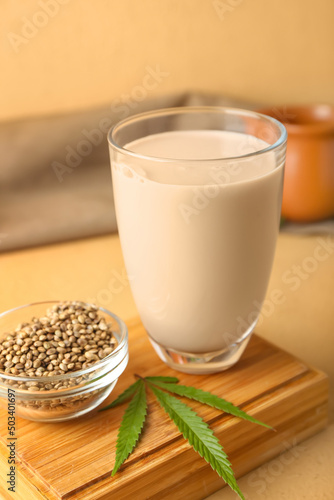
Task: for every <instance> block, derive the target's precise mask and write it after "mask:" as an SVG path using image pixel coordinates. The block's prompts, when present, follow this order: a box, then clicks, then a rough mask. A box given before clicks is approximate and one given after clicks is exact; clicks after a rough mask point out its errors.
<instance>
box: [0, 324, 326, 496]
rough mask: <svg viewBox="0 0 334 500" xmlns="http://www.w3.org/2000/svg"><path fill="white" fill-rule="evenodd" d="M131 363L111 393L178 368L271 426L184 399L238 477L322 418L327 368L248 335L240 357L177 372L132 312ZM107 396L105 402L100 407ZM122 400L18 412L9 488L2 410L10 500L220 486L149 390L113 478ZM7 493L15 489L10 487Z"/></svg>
mask: <svg viewBox="0 0 334 500" xmlns="http://www.w3.org/2000/svg"><path fill="white" fill-rule="evenodd" d="M128 327H129V346H130V362H129V365H128V367H127V368H126V370H125V372H124V374H123V375H122V376H121V377H120V380H119V381H118V384H117V386H116V388H115V389H114V391H113V392H112V394H111V395H110V396H109V398H108V400H107V401H108V402H110V401H111V400H113V399H114V398H115V397H116V396H117V395H118V394H120V393H121V392H122V391H123V390H124V389H125V388H126V387H127V386H128V385H129V384H130V383H133V381H134V377H133V374H134V373H138V374H140V375H142V376H148V375H170V376H177V377H178V378H179V380H180V383H182V384H186V385H194V386H196V387H198V388H202V389H203V390H207V391H211V392H213V393H215V394H217V395H218V396H221V397H223V398H225V399H227V400H229V401H232V402H233V403H234V404H236V405H238V406H241V407H242V408H243V409H244V410H246V411H247V412H249V413H250V414H251V415H253V416H255V417H256V418H258V419H260V420H263V421H264V422H266V423H268V424H270V425H272V426H273V427H275V429H276V430H277V432H273V431H271V430H268V429H265V428H263V427H260V426H258V425H255V424H252V423H249V422H246V421H243V420H240V419H237V418H234V417H231V416H229V415H226V414H223V413H222V412H220V411H218V410H215V409H214V408H210V407H207V406H205V405H201V404H200V403H195V402H190V401H189V400H187V403H188V404H190V405H191V406H192V407H193V408H194V409H195V410H196V411H197V412H198V413H199V414H200V415H201V416H202V418H204V420H205V421H206V422H207V423H208V424H209V425H210V426H211V428H212V429H213V430H214V432H215V434H216V436H217V437H218V438H219V439H220V442H221V443H222V444H223V446H224V449H225V451H226V452H227V454H228V455H229V458H230V460H231V462H232V466H233V469H234V471H235V474H236V476H237V477H238V476H241V475H243V474H245V473H247V472H249V471H250V470H252V469H254V468H255V467H257V466H259V465H261V464H262V463H264V462H265V461H268V460H269V459H271V458H273V457H274V456H276V455H278V454H279V453H281V452H282V451H285V450H286V449H287V448H288V447H291V446H292V445H294V444H296V443H298V442H299V441H301V440H303V439H305V438H307V437H309V436H311V435H312V434H314V433H316V432H318V431H319V430H320V429H322V428H324V427H325V426H326V422H327V402H328V381H327V377H326V376H325V375H324V374H323V373H321V372H319V371H317V370H314V369H312V368H310V367H309V366H307V365H305V364H304V363H303V362H302V361H300V360H298V359H296V358H295V357H293V356H291V355H290V354H288V353H286V352H284V351H282V350H280V349H279V348H277V347H275V346H274V345H272V344H270V343H268V342H266V341H264V340H263V339H261V338H259V337H257V336H256V335H254V336H253V337H252V339H251V341H250V343H249V346H248V347H247V349H246V351H245V353H244V355H243V357H242V359H241V360H240V361H239V363H238V364H237V365H236V366H235V367H233V368H231V369H229V370H227V371H226V372H222V373H218V374H214V375H187V374H184V373H177V372H175V371H173V370H171V369H170V368H168V367H167V366H166V365H165V364H164V363H162V362H161V361H160V360H159V358H158V357H157V355H156V354H155V352H154V350H153V348H152V347H151V345H150V343H149V341H148V338H147V336H146V334H145V331H144V329H143V326H142V325H141V323H140V322H139V320H138V319H137V320H134V321H132V322H130V323H128ZM105 404H106V403H103V406H104V405H105ZM124 409H125V405H122V406H120V407H116V408H114V409H113V410H109V411H106V412H102V413H97V412H96V411H95V412H92V413H91V414H88V415H85V416H84V417H81V418H80V419H77V420H72V421H68V422H63V423H54V424H51V423H37V422H30V421H28V420H23V419H19V418H18V419H17V429H16V435H17V448H16V452H17V487H16V493H14V494H10V493H9V492H8V491H7V485H6V479H4V478H6V474H7V473H8V463H7V458H8V448H6V443H7V441H6V438H7V414H6V412H5V411H3V410H1V411H0V478H1V479H0V481H1V482H0V497H1V498H4V499H12V498H14V499H15V500H32V499H34V500H35V499H38V500H42V499H43V500H45V499H49V500H59V499H64V500H65V499H68V500H110V499H121V500H125V499H131V500H133V499H135V500H141V499H152V500H157V499H159V500H162V499H172V500H181V499H182V500H187V499H189V500H196V499H203V498H205V497H206V496H208V495H209V494H211V493H213V492H214V491H216V490H218V489H220V488H222V487H223V486H224V481H223V480H222V479H220V478H219V477H218V476H217V474H216V473H215V472H213V471H212V469H211V468H210V466H209V465H208V464H206V462H205V461H204V460H203V459H202V458H200V457H199V455H198V454H197V453H195V452H194V450H193V449H192V448H191V447H190V446H189V445H188V443H187V442H186V441H185V440H184V439H183V437H182V436H181V435H180V433H179V431H178V429H177V428H176V427H175V425H174V424H173V423H172V422H171V421H170V420H169V418H168V417H167V416H166V414H165V413H164V411H163V410H162V409H161V408H160V407H159V406H158V403H156V402H155V401H154V399H153V398H151V397H149V416H148V419H147V422H146V426H145V429H144V432H143V434H142V437H141V439H140V442H139V446H138V447H137V449H136V450H135V452H134V453H133V454H132V455H131V456H130V457H129V459H128V460H127V461H126V462H125V464H124V465H123V466H122V468H121V469H120V471H119V472H118V473H117V474H116V476H115V477H114V478H113V479H112V478H111V477H110V473H111V470H112V468H113V463H114V458H115V445H116V438H117V431H118V427H119V424H120V421H121V418H122V415H123V412H124ZM11 495H12V496H11Z"/></svg>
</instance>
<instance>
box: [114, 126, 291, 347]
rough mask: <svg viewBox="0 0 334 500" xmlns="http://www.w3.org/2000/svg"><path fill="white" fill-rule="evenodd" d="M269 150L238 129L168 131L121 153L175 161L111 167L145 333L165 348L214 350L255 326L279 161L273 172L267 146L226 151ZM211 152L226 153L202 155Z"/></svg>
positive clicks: (273, 230) (268, 261) (269, 254)
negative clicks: (236, 158) (227, 159)
mask: <svg viewBox="0 0 334 500" xmlns="http://www.w3.org/2000/svg"><path fill="white" fill-rule="evenodd" d="M266 147H268V144H267V143H265V142H263V141H261V140H259V139H256V138H254V137H251V136H248V135H244V134H239V133H235V132H221V131H178V132H166V133H162V134H156V135H151V136H148V137H146V138H144V139H140V140H138V141H134V142H132V143H130V144H128V145H127V146H126V149H128V150H130V151H133V152H136V153H139V154H140V155H145V156H155V157H160V158H161V157H162V158H172V159H178V160H175V161H174V162H173V164H171V163H170V162H168V163H164V162H158V163H157V162H156V161H150V160H148V159H145V158H143V159H142V160H140V161H139V160H138V158H137V159H135V158H132V159H131V158H130V159H129V158H128V157H127V158H126V160H124V159H121V160H120V161H118V162H117V163H115V162H114V163H113V165H112V172H113V183H114V194H115V203H116V215H117V220H118V225H119V233H120V238H121V245H122V250H123V255H124V259H125V263H126V268H127V272H128V274H129V277H130V280H131V288H132V292H133V295H134V299H135V302H136V305H137V307H138V310H139V313H140V316H141V319H142V321H143V324H144V326H145V328H146V330H147V332H148V333H149V335H150V336H151V337H152V338H153V339H154V340H156V341H157V342H158V343H160V344H162V345H163V346H167V347H169V348H173V349H176V350H179V351H183V352H193V353H201V352H209V351H217V350H220V349H223V348H224V347H225V346H226V344H230V343H231V342H232V341H233V340H236V339H238V338H240V337H242V335H243V334H244V333H245V332H246V330H247V329H250V328H251V327H252V326H254V323H256V320H257V318H258V315H259V310H260V308H261V304H262V301H263V299H264V297H265V293H266V289H267V284H268V280H269V276H270V271H271V266H272V262H273V257H274V251H275V243H276V237H277V232H278V226H279V218H280V206H281V197H282V183H283V165H280V166H278V167H276V168H275V161H274V153H273V152H268V153H262V154H261V155H258V156H256V157H255V156H248V157H246V158H244V159H243V160H242V161H240V159H238V160H233V157H234V156H240V155H245V154H247V153H251V152H254V151H259V150H262V149H264V148H266ZM124 158H125V157H124ZM215 158H231V159H230V160H229V161H225V162H219V161H218V160H217V161H211V162H210V161H208V160H210V159H215ZM182 159H194V160H197V161H196V162H195V163H196V165H195V166H194V162H192V164H191V165H189V163H187V162H186V161H182ZM199 160H201V161H199ZM124 161H126V165H125V164H124Z"/></svg>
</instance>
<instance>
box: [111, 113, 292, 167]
mask: <svg viewBox="0 0 334 500" xmlns="http://www.w3.org/2000/svg"><path fill="white" fill-rule="evenodd" d="M191 113H213V114H226V115H234V116H244V117H249V118H260V119H262V120H265V121H266V122H268V123H271V124H273V125H276V127H277V128H278V129H279V132H280V136H279V138H278V139H277V141H275V142H274V144H270V145H269V146H268V147H265V148H263V149H260V150H259V151H254V152H251V153H247V154H243V155H238V156H229V157H217V158H201V159H198V158H194V159H185V158H164V157H159V156H148V155H143V154H140V153H136V152H134V151H131V150H130V149H126V148H125V147H123V146H120V145H119V144H117V142H116V140H115V138H114V135H115V133H116V132H117V131H118V130H119V129H121V128H123V127H126V126H127V125H130V124H132V123H135V122H139V121H142V120H145V119H147V118H155V117H159V116H168V115H173V114H191ZM195 130H196V129H195ZM197 130H202V129H197ZM203 130H204V129H203ZM206 130H211V129H206ZM212 130H214V129H212ZM148 135H153V134H148ZM148 135H146V136H143V137H148ZM287 137H288V135H287V131H286V128H285V126H284V125H283V124H282V123H281V122H280V121H278V120H276V118H273V117H271V116H268V115H265V114H262V113H258V112H257V111H252V110H247V109H243V108H232V107H225V106H180V107H173V108H162V109H157V110H153V111H145V112H143V113H137V114H134V115H132V116H129V117H127V118H124V119H123V120H121V121H119V122H117V123H116V124H115V125H113V126H112V127H111V128H110V129H109V131H108V134H107V139H108V143H109V145H110V146H111V147H112V148H113V149H114V150H116V151H117V152H118V153H122V154H125V155H127V156H131V157H132V158H136V159H140V160H144V161H154V162H161V163H172V164H173V163H180V162H182V163H183V164H187V163H189V164H199V163H204V162H205V163H215V162H219V163H221V162H229V161H233V160H234V161H236V160H242V159H247V158H251V157H256V156H259V155H263V154H266V153H268V152H270V151H274V150H275V149H278V148H279V147H280V146H283V145H284V144H285V143H286V141H287Z"/></svg>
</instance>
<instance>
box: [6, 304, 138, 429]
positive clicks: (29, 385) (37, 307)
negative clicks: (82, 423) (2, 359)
mask: <svg viewBox="0 0 334 500" xmlns="http://www.w3.org/2000/svg"><path fill="white" fill-rule="evenodd" d="M71 302H73V301H71ZM78 302H79V301H78ZM59 303H60V301H52V302H51V301H48V302H38V303H33V304H27V305H24V306H20V307H17V308H15V309H11V310H9V311H6V312H3V313H1V314H0V340H3V339H4V338H5V337H7V336H8V334H9V333H10V332H13V331H14V330H15V329H16V328H17V327H18V325H19V324H22V323H27V322H30V321H31V319H32V318H33V317H37V318H42V317H43V316H45V314H46V310H47V309H48V308H50V307H52V306H56V305H57V304H59ZM80 304H85V305H88V306H91V304H86V303H83V302H81V301H80ZM94 307H96V306H94ZM96 310H97V311H98V313H99V315H100V316H101V317H102V318H104V319H105V322H106V323H108V324H110V325H111V329H112V332H113V335H114V337H115V339H116V346H115V348H114V350H113V351H112V352H111V353H110V354H108V355H107V356H106V357H105V358H103V359H101V360H100V361H97V362H96V363H95V364H93V365H92V366H89V367H88V368H85V369H81V370H78V371H74V372H70V373H64V374H61V375H54V376H41V377H37V376H32V377H30V376H20V375H13V374H11V373H4V372H2V371H1V372H0V405H1V407H2V408H4V409H5V410H6V411H9V410H13V405H14V411H15V415H17V416H19V417H22V418H26V419H29V420H35V421H39V422H60V421H63V420H69V419H72V418H76V417H79V416H81V415H84V414H85V413H87V412H89V411H91V410H93V409H94V408H96V407H97V406H98V405H99V404H100V403H102V401H104V400H105V399H106V398H107V397H108V396H109V394H110V393H111V391H112V390H113V388H114V387H115V385H116V382H117V380H118V377H119V376H120V375H121V374H122V372H123V371H124V369H125V367H126V365H127V363H128V359H129V354H128V331H127V327H126V325H125V323H124V322H123V321H122V320H121V319H120V318H119V317H118V316H116V315H115V314H113V313H111V312H110V311H108V310H106V309H104V308H102V307H97V308H96ZM22 387H23V388H22ZM13 401H14V402H13Z"/></svg>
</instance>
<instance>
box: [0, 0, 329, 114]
mask: <svg viewBox="0 0 334 500" xmlns="http://www.w3.org/2000/svg"><path fill="white" fill-rule="evenodd" d="M60 3H61V5H60ZM42 4H44V5H45V4H52V5H53V12H52V15H51V14H45V13H44V14H43V8H42V7H41V5H42ZM50 8H51V7H49V9H50ZM0 9H1V14H0V19H1V20H0V23H1V24H0V29H1V45H0V67H1V92H0V120H2V119H11V118H14V117H21V116H31V115H35V114H46V113H49V112H61V111H65V110H72V109H80V108H88V107H91V106H93V105H98V104H101V103H113V102H115V100H121V99H122V96H123V99H126V97H124V96H125V95H126V94H128V95H130V96H131V93H132V92H134V94H133V95H134V96H136V95H138V96H139V97H140V96H142V95H143V94H144V95H145V92H144V93H142V94H141V93H140V90H138V86H143V82H144V78H145V75H146V74H147V69H146V68H147V66H149V67H151V68H156V66H158V67H160V69H161V70H162V71H163V72H165V73H169V76H168V77H167V76H165V77H164V78H163V79H162V81H161V82H159V83H158V85H156V87H155V88H154V89H150V90H149V89H145V90H146V94H147V97H153V96H156V95H161V94H165V93H173V92H180V91H181V92H182V91H189V90H195V91H212V92H215V93H225V94H227V95H230V96H231V97H238V98H243V99H247V100H250V101H261V102H264V103H285V102H289V103H291V102H293V103H297V102H298V103H306V102H328V103H332V104H334V90H333V89H334V50H333V47H334V30H333V29H332V25H333V19H334V2H333V1H332V0H319V1H318V2H315V1H314V0H293V1H291V0H270V1H268V0H140V1H139V0H108V1H106V0H95V1H94V2H93V1H89V0H24V1H22V0H1V4H0ZM41 13H42V14H41ZM29 22H30V23H33V24H29ZM36 25H37V26H36ZM28 36H29V37H30V38H28ZM20 37H21V38H20ZM136 92H138V94H136ZM139 97H138V98H139ZM133 104H134V107H135V105H136V101H135V102H134V103H133Z"/></svg>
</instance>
